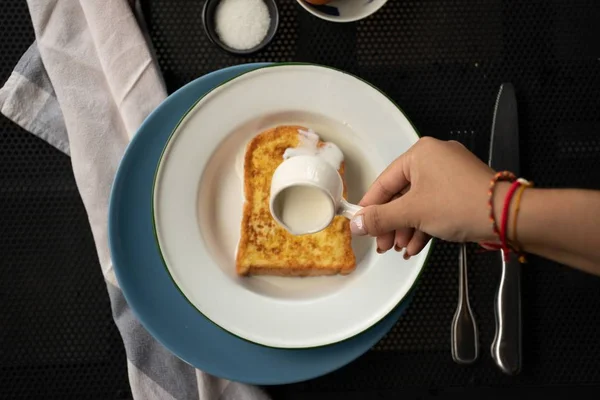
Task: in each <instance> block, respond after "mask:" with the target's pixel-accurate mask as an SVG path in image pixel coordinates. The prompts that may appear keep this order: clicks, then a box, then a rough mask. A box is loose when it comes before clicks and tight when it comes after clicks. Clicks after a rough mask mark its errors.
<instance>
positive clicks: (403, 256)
mask: <svg viewBox="0 0 600 400" xmlns="http://www.w3.org/2000/svg"><path fill="white" fill-rule="evenodd" d="M402 258H404V259H405V260H406V261H408V260H409V259H410V256H409V255H408V254H407V253H404V254H403V255H402Z"/></svg>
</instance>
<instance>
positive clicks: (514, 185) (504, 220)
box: [500, 179, 521, 260]
mask: <svg viewBox="0 0 600 400" xmlns="http://www.w3.org/2000/svg"><path fill="white" fill-rule="evenodd" d="M520 185H521V181H520V180H518V179H517V180H516V181H514V182H513V183H512V185H510V188H509V189H508V192H507V193H506V197H505V198H504V206H503V207H502V221H501V223H500V243H501V245H502V253H503V255H504V259H505V260H507V259H508V253H509V251H510V248H509V246H508V240H507V237H506V236H507V231H506V230H507V229H506V228H507V226H508V217H509V213H510V204H511V203H512V198H513V196H514V195H515V192H516V191H517V188H518V187H519V186H520Z"/></svg>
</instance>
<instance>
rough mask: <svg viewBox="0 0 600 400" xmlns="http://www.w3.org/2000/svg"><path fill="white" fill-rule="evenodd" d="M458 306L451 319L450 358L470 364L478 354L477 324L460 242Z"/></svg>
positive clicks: (465, 248)
mask: <svg viewBox="0 0 600 400" xmlns="http://www.w3.org/2000/svg"><path fill="white" fill-rule="evenodd" d="M458 261H459V262H458V264H459V271H458V306H457V308H456V313H455V314H454V318H453V319H452V331H451V345H452V358H453V359H454V361H455V362H457V363H459V364H471V363H473V362H474V361H475V360H477V357H478V354H479V344H478V337H477V336H478V334H477V324H476V322H475V318H474V317H473V312H472V310H471V305H470V304H469V293H468V290H469V286H468V276H467V246H466V245H464V244H462V245H461V246H460V252H459V255H458Z"/></svg>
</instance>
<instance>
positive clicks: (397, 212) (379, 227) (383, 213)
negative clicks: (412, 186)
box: [350, 196, 410, 236]
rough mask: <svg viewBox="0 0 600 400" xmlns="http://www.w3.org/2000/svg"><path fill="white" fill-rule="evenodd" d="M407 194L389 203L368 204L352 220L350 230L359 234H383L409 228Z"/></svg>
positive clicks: (354, 233)
mask: <svg viewBox="0 0 600 400" xmlns="http://www.w3.org/2000/svg"><path fill="white" fill-rule="evenodd" d="M405 210H406V201H405V196H402V197H399V198H397V199H395V200H393V201H390V202H389V203H385V204H379V205H373V206H367V207H365V208H363V209H362V210H360V211H359V212H358V213H356V215H355V216H354V217H353V218H352V220H351V221H350V230H351V231H352V234H353V235H357V236H364V235H369V236H381V235H384V234H386V233H389V232H393V231H395V230H396V229H400V228H409V227H410V224H409V223H408V220H407V218H406V214H407V213H406V211H405Z"/></svg>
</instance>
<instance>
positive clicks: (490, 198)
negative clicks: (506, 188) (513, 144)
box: [488, 171, 517, 243]
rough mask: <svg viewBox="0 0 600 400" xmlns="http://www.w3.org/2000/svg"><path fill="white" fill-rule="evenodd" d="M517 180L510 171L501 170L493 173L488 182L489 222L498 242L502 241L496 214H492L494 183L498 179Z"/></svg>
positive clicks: (498, 180)
mask: <svg viewBox="0 0 600 400" xmlns="http://www.w3.org/2000/svg"><path fill="white" fill-rule="evenodd" d="M516 180H517V177H516V176H515V174H513V173H512V172H510V171H501V172H498V173H497V174H496V175H494V178H492V181H491V182H490V189H489V190H488V208H489V210H490V222H491V223H492V229H493V230H494V234H496V235H497V236H498V239H500V242H501V243H502V238H501V237H500V230H499V229H498V224H496V216H495V215H494V191H495V189H496V183H498V182H500V181H508V182H514V181H516Z"/></svg>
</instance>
